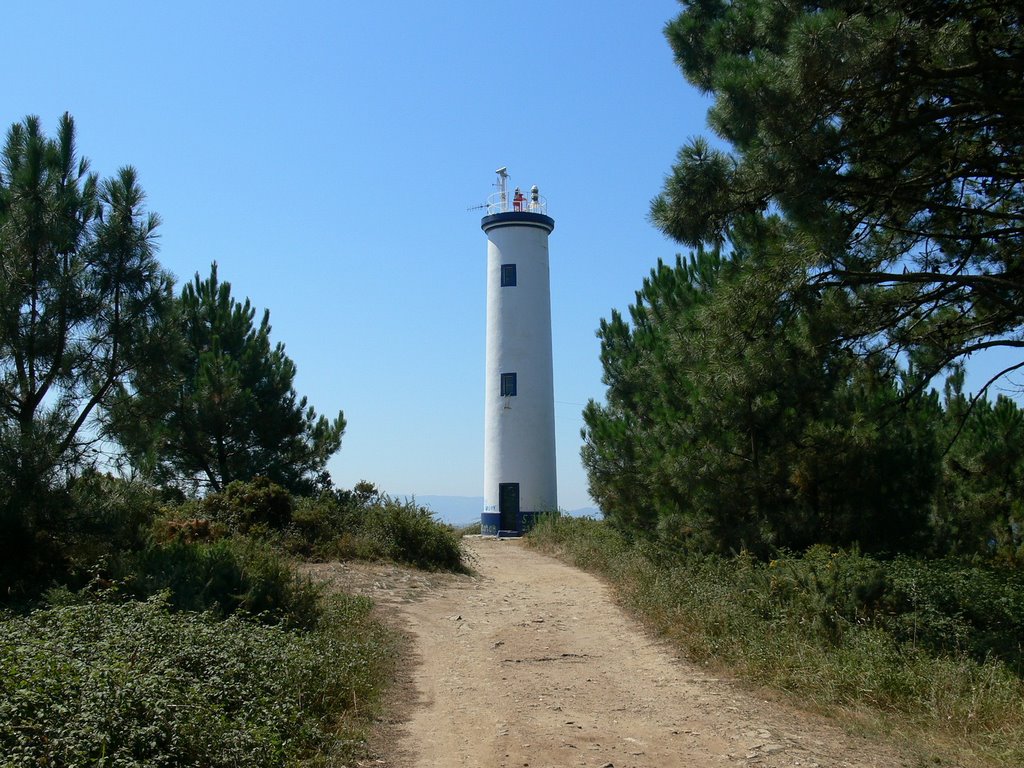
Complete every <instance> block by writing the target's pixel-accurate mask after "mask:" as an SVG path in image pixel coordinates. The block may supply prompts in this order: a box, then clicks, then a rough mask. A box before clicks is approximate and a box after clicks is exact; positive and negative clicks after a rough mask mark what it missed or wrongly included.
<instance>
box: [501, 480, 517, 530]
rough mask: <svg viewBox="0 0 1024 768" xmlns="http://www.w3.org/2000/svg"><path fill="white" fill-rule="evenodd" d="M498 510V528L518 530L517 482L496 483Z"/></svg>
mask: <svg viewBox="0 0 1024 768" xmlns="http://www.w3.org/2000/svg"><path fill="white" fill-rule="evenodd" d="M498 512H499V514H500V516H501V521H500V523H499V524H498V528H499V529H500V530H502V531H518V530H519V483H498Z"/></svg>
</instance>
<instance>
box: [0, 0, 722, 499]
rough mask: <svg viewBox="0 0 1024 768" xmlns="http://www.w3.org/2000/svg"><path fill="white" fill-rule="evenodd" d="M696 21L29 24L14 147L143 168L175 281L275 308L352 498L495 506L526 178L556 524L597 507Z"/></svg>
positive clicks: (53, 12) (496, 7)
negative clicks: (549, 361) (495, 261)
mask: <svg viewBox="0 0 1024 768" xmlns="http://www.w3.org/2000/svg"><path fill="white" fill-rule="evenodd" d="M678 11H679V5H678V4H677V3H676V2H675V1H674V0H644V2H641V3H636V4H628V5H627V4H623V3H619V2H611V1H610V0H598V1H597V2H536V1H534V0H525V1H524V2H508V3H488V2H438V3H425V2H412V1H411V0H397V1H396V2H389V3H339V2H327V1H326V0H324V1H321V2H295V3H252V2H250V3H241V2H234V1H230V2H216V3H212V2H192V1H180V0H179V1H178V2H173V3H145V2H144V3H139V2H131V3H128V2H107V1H105V0H101V1H100V2H97V3H71V2H55V1H54V0H34V2H31V3H29V2H20V3H13V4H11V6H10V7H8V8H6V9H5V13H4V25H5V30H4V48H5V50H4V59H5V64H6V66H5V69H6V74H5V77H4V78H3V80H2V81H0V110H2V111H0V121H2V123H3V128H4V129H6V127H7V126H9V125H10V124H11V123H12V122H15V121H18V120H21V119H22V118H23V117H24V116H25V115H28V114H36V115H39V116H40V117H41V118H42V120H43V123H44V125H45V126H46V129H47V131H48V132H51V133H52V132H53V130H54V129H55V126H56V123H57V119H58V118H59V116H60V115H61V114H62V113H63V112H64V111H69V112H70V113H71V114H72V115H73V116H74V118H75V120H76V123H77V128H78V138H79V147H80V149H81V151H82V153H83V154H84V155H86V156H88V157H89V158H90V159H91V160H92V164H93V168H94V170H96V171H98V172H100V173H101V174H102V175H109V174H112V173H114V172H115V171H116V170H117V168H119V167H120V166H122V165H125V164H131V165H134V166H135V167H136V168H137V169H138V171H139V173H140V178H141V183H142V185H143V187H144V188H145V190H146V191H147V193H148V196H149V206H150V209H151V210H154V211H156V212H158V213H159V214H160V216H161V217H162V219H163V225H162V227H161V230H160V232H161V246H160V247H161V250H160V260H161V262H162V264H163V265H164V266H165V268H166V269H168V270H169V271H170V272H172V273H173V274H174V275H176V276H177V278H178V280H179V282H181V281H185V280H190V279H191V278H192V276H193V275H194V273H195V272H197V271H199V272H200V273H202V274H203V276H204V277H205V276H206V275H207V274H208V271H209V266H210V263H211V262H212V261H214V260H216V261H217V262H218V263H219V265H220V267H219V270H220V276H221V278H222V279H224V280H228V281H230V282H231V284H232V286H233V291H234V294H235V296H236V297H238V298H240V299H244V298H245V297H247V296H248V297H249V298H250V299H251V300H252V302H253V303H254V304H255V306H256V307H258V308H259V309H261V310H262V308H269V309H270V312H271V322H272V325H273V338H274V340H275V341H281V342H283V343H284V344H285V345H286V349H287V352H288V354H289V356H290V357H291V358H292V359H293V360H294V361H295V363H296V365H297V366H298V376H297V381H296V385H297V389H298V391H299V393H300V394H304V395H306V396H308V398H309V401H310V403H312V404H313V405H314V406H315V407H316V408H317V410H318V411H319V412H322V413H327V414H333V413H336V412H337V410H338V409H339V408H340V409H343V410H344V411H345V416H346V418H347V419H348V423H349V426H348V430H347V433H346V436H345V439H344V442H343V445H342V450H341V451H340V453H339V454H338V455H337V456H336V457H335V458H334V459H333V460H332V461H331V463H330V465H329V469H330V470H331V473H332V475H333V477H334V479H335V481H336V482H337V483H338V484H339V485H342V486H346V487H349V486H351V485H352V484H354V483H355V482H356V481H358V480H360V479H367V480H371V481H373V482H375V483H377V485H378V486H380V487H381V488H383V489H384V490H386V491H388V492H390V493H393V494H402V495H405V494H418V495H464V496H478V495H481V494H482V487H481V486H482V474H483V459H482V445H483V409H484V406H483V361H484V299H485V271H484V267H485V259H486V238H485V236H484V234H483V233H482V232H481V231H480V227H479V222H480V215H481V213H480V211H467V209H468V208H470V207H472V206H475V205H478V204H480V203H481V202H483V201H484V200H485V199H486V197H487V195H488V194H489V193H490V192H491V191H492V190H491V184H492V182H493V180H494V173H493V171H494V170H495V169H496V168H498V167H499V166H507V167H508V168H509V172H510V174H511V181H512V184H514V185H520V186H524V187H528V186H530V185H532V184H537V185H539V187H540V189H541V193H542V194H544V195H545V196H546V197H547V199H548V204H549V212H550V213H551V215H552V216H553V217H554V219H555V222H556V227H555V231H554V233H553V234H552V236H551V241H550V248H551V262H552V263H551V283H552V284H551V295H552V315H553V326H554V327H553V337H554V339H553V342H554V362H555V400H556V428H557V435H556V440H557V444H558V477H559V503H560V506H562V507H563V508H566V509H574V508H578V507H583V506H587V505H589V504H590V501H589V499H588V497H587V492H586V478H585V474H584V472H583V469H582V467H581V466H580V461H579V447H580V438H579V429H580V427H581V426H582V420H581V417H580V411H581V409H582V407H583V405H584V404H585V403H586V401H587V400H588V399H589V398H598V399H600V398H602V397H603V393H604V387H603V385H602V384H601V381H600V378H601V370H600V364H599V360H598V352H599V345H598V342H597V339H596V337H595V335H594V332H595V329H596V328H597V325H598V323H599V321H600V319H601V318H602V317H607V316H608V315H609V313H610V310H611V308H612V307H616V308H619V309H621V310H625V309H626V307H627V306H628V305H629V303H630V302H631V301H632V299H633V292H634V291H635V290H636V289H637V288H638V287H639V285H640V282H641V280H642V279H643V277H644V276H645V275H646V274H647V272H648V270H649V269H650V268H651V267H652V266H653V265H654V264H655V262H656V261H657V259H658V258H659V257H661V258H664V259H667V260H671V259H673V258H674V256H675V254H676V252H677V251H678V250H679V248H678V247H677V246H675V245H674V244H673V243H671V242H669V241H667V240H666V239H665V238H663V237H662V236H661V235H660V234H658V233H657V232H656V231H655V230H654V229H653V228H652V227H651V225H650V224H649V223H648V221H647V211H648V204H649V201H650V199H651V198H652V197H653V196H654V195H656V194H657V193H658V191H659V189H660V186H661V182H662V179H663V177H664V175H665V173H666V172H667V171H668V170H669V167H670V165H671V163H672V161H673V159H674V157H675V153H676V151H677V149H678V148H679V146H681V145H682V144H683V142H684V141H685V140H686V139H687V138H689V137H690V136H693V135H696V134H701V133H706V129H705V111H706V108H707V102H706V101H705V100H703V99H702V98H701V97H700V95H699V94H698V93H697V92H696V91H695V90H694V89H692V88H691V87H690V86H688V85H687V84H686V83H685V81H684V80H683V77H682V75H681V74H680V72H679V70H678V69H677V68H676V66H675V64H674V62H673V60H672V54H671V51H670V50H669V47H668V45H667V43H666V42H665V40H664V38H663V36H662V28H663V26H664V24H665V23H666V22H667V21H669V20H670V19H671V18H673V17H674V16H675V15H676V14H677V13H678Z"/></svg>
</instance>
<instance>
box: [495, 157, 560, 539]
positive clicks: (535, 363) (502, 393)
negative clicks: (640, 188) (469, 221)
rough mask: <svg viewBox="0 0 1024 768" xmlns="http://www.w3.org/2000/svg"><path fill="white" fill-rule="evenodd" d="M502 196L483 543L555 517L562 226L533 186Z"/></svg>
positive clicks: (501, 181) (501, 187) (504, 187)
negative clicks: (556, 260) (555, 367)
mask: <svg viewBox="0 0 1024 768" xmlns="http://www.w3.org/2000/svg"><path fill="white" fill-rule="evenodd" d="M497 174H498V183H497V188H498V191H497V192H496V193H495V194H493V195H491V197H490V198H489V199H488V203H487V215H486V216H484V217H483V219H482V220H481V221H480V227H481V228H482V229H483V231H484V232H485V233H486V234H487V354H486V379H485V381H486V384H485V386H484V397H485V402H486V405H485V407H484V509H483V513H482V515H481V517H480V524H481V526H480V527H481V533H483V534H484V535H491V536H495V535H518V534H522V533H524V532H525V531H527V530H529V528H530V527H531V526H532V525H533V522H534V521H535V520H536V517H537V515H539V514H541V513H544V512H554V511H555V510H557V508H558V496H557V483H556V478H555V399H554V376H553V373H552V363H551V290H550V287H549V283H550V280H549V275H548V235H549V234H551V231H552V230H553V229H554V228H555V221H554V219H552V218H551V217H550V216H548V215H547V204H546V202H545V201H544V199H543V198H542V197H541V196H540V194H539V193H538V191H537V187H536V186H534V187H532V188H531V189H530V191H529V192H528V193H526V194H524V193H523V192H522V191H521V190H520V189H519V188H518V187H516V189H515V190H514V191H513V192H512V193H511V195H510V194H509V192H508V173H507V172H506V169H505V168H499V169H498V171H497Z"/></svg>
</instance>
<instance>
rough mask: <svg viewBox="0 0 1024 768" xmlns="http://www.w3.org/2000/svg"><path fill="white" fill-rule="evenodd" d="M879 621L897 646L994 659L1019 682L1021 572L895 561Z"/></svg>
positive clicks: (1023, 652)
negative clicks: (1017, 677)
mask: <svg viewBox="0 0 1024 768" xmlns="http://www.w3.org/2000/svg"><path fill="white" fill-rule="evenodd" d="M887 571H888V579H889V582H890V584H891V586H890V589H889V590H888V591H887V593H886V595H885V598H884V603H883V605H882V606H881V609H880V616H881V617H882V618H883V620H884V621H885V623H886V626H887V627H888V628H889V630H890V631H891V632H893V633H894V634H895V635H896V636H897V637H899V638H900V639H901V640H902V641H903V642H906V643H908V644H910V645H913V646H920V647H922V648H925V649H927V650H930V651H932V652H945V653H967V654H969V655H970V656H971V657H973V658H974V659H976V660H978V661H984V660H985V659H986V658H989V657H994V658H998V659H1001V660H1003V661H1005V662H1006V663H1007V664H1008V665H1010V666H1011V668H1013V669H1014V670H1015V671H1016V673H1017V675H1018V676H1020V677H1024V647H1022V642H1024V640H1022V638H1024V572H1021V571H1019V570H1017V571H1015V570H1010V569H1004V568H994V567H983V566H977V565H965V564H963V563H961V562H958V561H956V560H952V559H945V560H931V561H923V560H915V559H912V558H897V559H896V560H894V561H893V562H892V563H889V564H888V566H887Z"/></svg>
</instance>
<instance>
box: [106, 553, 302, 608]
mask: <svg viewBox="0 0 1024 768" xmlns="http://www.w3.org/2000/svg"><path fill="white" fill-rule="evenodd" d="M111 576H112V577H113V579H114V580H115V581H116V582H118V583H119V584H120V589H121V590H122V591H123V592H124V593H125V594H126V595H128V596H130V597H135V598H147V597H150V596H152V595H156V594H159V593H162V592H166V593H167V595H168V598H167V599H168V603H169V605H170V606H172V607H173V608H175V609H177V610H185V611H212V612H213V613H214V614H216V615H218V616H230V615H231V614H234V613H238V612H241V613H245V614H249V615H252V616H259V617H260V618H261V620H262V621H264V622H265V623H271V624H274V623H281V624H284V625H285V626H288V627H305V628H309V627H314V626H316V625H317V623H318V621H319V608H318V601H319V597H320V594H321V589H320V588H319V587H318V586H317V585H315V584H313V582H311V581H310V580H309V579H306V578H303V577H300V576H298V575H297V574H296V573H295V572H294V570H293V569H292V567H291V566H290V565H289V564H288V563H287V562H285V561H284V560H282V559H281V557H280V556H279V555H278V554H277V553H275V552H274V551H273V549H271V547H270V546H269V545H268V544H266V543H262V542H258V541H254V540H252V539H247V538H234V539H222V540H220V541H215V542H213V543H201V542H200V543H193V544H188V543H185V542H183V541H172V542H170V543H167V544H155V545H151V546H148V547H146V548H145V549H142V550H139V551H137V552H131V553H126V554H124V555H122V556H121V557H120V558H117V559H116V560H114V561H113V562H112V564H111Z"/></svg>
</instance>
